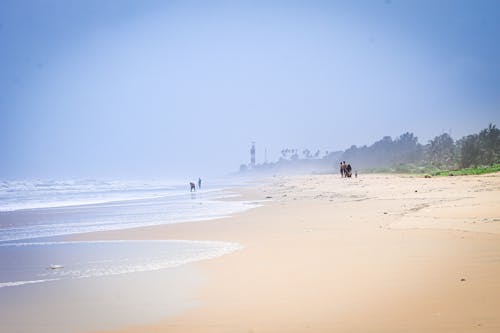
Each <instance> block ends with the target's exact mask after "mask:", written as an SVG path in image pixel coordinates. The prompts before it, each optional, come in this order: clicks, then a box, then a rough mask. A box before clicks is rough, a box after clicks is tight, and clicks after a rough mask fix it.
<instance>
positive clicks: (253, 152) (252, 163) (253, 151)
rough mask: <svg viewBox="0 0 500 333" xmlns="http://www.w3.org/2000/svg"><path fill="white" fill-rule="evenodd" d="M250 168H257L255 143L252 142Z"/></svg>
mask: <svg viewBox="0 0 500 333" xmlns="http://www.w3.org/2000/svg"><path fill="white" fill-rule="evenodd" d="M250 166H251V167H254V166H255V142H252V149H250Z"/></svg>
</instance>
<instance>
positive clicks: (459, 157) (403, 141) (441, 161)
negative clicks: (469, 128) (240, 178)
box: [240, 124, 500, 171]
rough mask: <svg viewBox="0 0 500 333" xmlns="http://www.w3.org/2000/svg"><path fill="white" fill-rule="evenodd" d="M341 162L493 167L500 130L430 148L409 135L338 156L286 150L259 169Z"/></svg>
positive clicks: (438, 140)
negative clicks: (276, 158) (274, 161)
mask: <svg viewBox="0 0 500 333" xmlns="http://www.w3.org/2000/svg"><path fill="white" fill-rule="evenodd" d="M339 161H349V163H350V164H351V165H353V166H354V168H356V169H369V168H384V167H398V166H408V165H411V166H415V167H421V168H424V167H431V168H436V169H446V170H450V169H457V168H467V167H477V166H482V165H491V164H495V163H500V130H499V129H498V128H497V127H496V126H495V125H493V124H490V125H489V126H488V127H487V128H485V129H483V130H482V131H480V132H479V133H477V134H471V135H467V136H464V137H463V138H461V139H459V140H456V141H455V140H453V138H452V137H451V136H450V135H449V134H448V133H443V134H441V135H438V136H436V137H435V138H434V139H432V140H430V141H429V142H428V143H427V144H420V143H419V142H418V138H417V137H416V136H415V135H414V134H413V133H410V132H406V133H403V134H401V135H400V136H398V137H396V138H395V139H392V138H391V137H390V136H384V137H383V138H382V139H380V140H379V141H376V142H375V143H373V144H372V145H369V146H367V145H364V146H361V147H357V146H351V147H350V148H348V149H346V150H345V151H336V152H328V151H325V152H323V153H321V152H320V150H316V151H315V152H314V153H313V152H311V151H310V150H309V149H304V150H302V151H300V150H299V149H291V148H285V149H282V150H281V157H280V158H279V160H278V162H276V163H264V164H260V165H257V166H256V169H258V170H262V171H265V170H270V171H273V170H284V169H290V170H291V169H300V170H303V171H306V170H309V171H311V170H320V171H324V170H326V169H331V168H332V166H334V165H335V164H334V163H338V162H339ZM240 170H241V171H245V170H247V166H246V165H244V164H242V166H241V167H240Z"/></svg>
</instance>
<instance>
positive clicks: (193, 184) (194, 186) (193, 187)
mask: <svg viewBox="0 0 500 333" xmlns="http://www.w3.org/2000/svg"><path fill="white" fill-rule="evenodd" d="M189 186H190V187H191V191H190V192H193V191H195V192H196V184H195V183H194V182H190V183H189ZM200 189H201V178H198V190H200Z"/></svg>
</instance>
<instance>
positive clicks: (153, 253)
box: [0, 240, 242, 287]
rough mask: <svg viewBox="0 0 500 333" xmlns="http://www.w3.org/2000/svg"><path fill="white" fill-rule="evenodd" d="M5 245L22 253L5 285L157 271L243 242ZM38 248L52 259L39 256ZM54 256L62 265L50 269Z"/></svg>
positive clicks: (217, 253)
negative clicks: (43, 260)
mask: <svg viewBox="0 0 500 333" xmlns="http://www.w3.org/2000/svg"><path fill="white" fill-rule="evenodd" d="M0 247H2V248H4V249H6V250H8V251H7V252H1V251H0V255H3V256H4V257H6V258H7V257H8V258H12V257H14V258H15V259H16V260H14V261H10V262H9V263H8V267H6V270H5V271H9V270H10V271H16V274H17V278H18V280H14V279H12V278H11V277H9V276H3V277H2V279H3V280H8V281H9V282H1V283H0V287H14V286H22V285H25V284H33V283H42V282H47V281H55V280H62V279H81V278H90V277H102V276H110V275H119V274H128V273H137V272H147V271H157V270H161V269H165V268H171V267H177V266H180V265H185V264H188V263H192V262H196V261H200V260H208V259H213V258H216V257H220V256H223V255H226V254H229V253H232V252H234V251H238V250H240V249H241V248H242V246H241V245H240V244H238V243H231V242H218V241H188V240H152V241H141V240H133V241H128V240H122V241H76V242H22V243H4V244H0ZM2 253H3V254H2ZM33 253H36V254H37V258H38V257H39V258H46V260H47V262H40V261H39V260H38V259H37V260H36V261H33V257H32V254H33ZM0 259H1V258H0ZM4 259H5V258H4ZM48 261H50V264H49V262H48ZM54 262H55V263H57V266H58V267H60V268H59V269H50V267H52V266H53V265H54Z"/></svg>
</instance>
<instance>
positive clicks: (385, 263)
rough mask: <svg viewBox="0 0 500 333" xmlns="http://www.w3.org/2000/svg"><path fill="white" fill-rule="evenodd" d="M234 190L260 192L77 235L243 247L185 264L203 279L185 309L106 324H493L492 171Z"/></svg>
mask: <svg viewBox="0 0 500 333" xmlns="http://www.w3.org/2000/svg"><path fill="white" fill-rule="evenodd" d="M244 192H245V193H243V194H244V195H245V196H246V199H254V200H265V199H266V198H268V197H271V198H268V199H271V201H267V202H265V204H264V205H263V206H262V207H258V208H255V209H252V210H250V211H247V212H244V213H240V214H237V215H235V216H233V217H231V218H226V219H220V220H212V221H208V222H191V223H185V224H177V225H164V226H157V227H149V228H139V229H135V230H127V231H120V232H118V231H117V232H103V233H98V234H88V235H81V237H79V238H80V239H86V238H92V239H96V238H98V239H115V238H127V239H191V240H217V241H231V242H238V243H240V244H241V245H243V247H244V249H243V250H242V251H238V252H234V253H232V254H229V255H226V256H223V257H219V258H216V259H213V260H209V261H203V262H198V263H195V264H193V266H195V267H196V268H198V269H200V270H201V271H202V273H203V274H204V276H205V279H206V280H205V283H204V284H203V285H202V286H201V287H200V288H199V289H197V290H196V298H197V299H198V300H199V305H198V306H197V307H194V308H191V309H189V310H186V311H184V312H182V313H180V314H178V315H175V316H171V317H168V318H165V319H163V320H162V321H159V322H156V323H151V324H149V325H143V326H137V327H125V328H123V329H119V330H114V331H112V332H145V331H147V332H262V331H263V332H303V331H313V332H331V331H341V332H401V331H405V332H422V331H425V332H470V331H471V330H474V329H480V330H481V331H484V332H495V331H498V330H499V329H500V279H499V278H500V260H499V258H500V204H499V203H500V202H499V201H500V196H499V194H500V174H490V175H483V176H472V177H471V176H465V177H453V178H451V177H450V178H444V177H443V178H432V179H424V178H416V177H407V176H401V175H397V176H392V175H364V176H361V177H360V178H357V179H340V177H338V176H337V175H321V176H298V177H283V178H281V177H279V178H276V179H274V180H273V183H272V184H270V185H266V186H262V187H256V188H253V189H252V190H246V191H244ZM450 211H451V212H453V213H454V215H453V214H451V215H450ZM430 217H432V219H431V218H430ZM453 219H455V220H457V221H459V222H460V223H459V224H458V225H456V226H454V227H453V228H452V229H450V228H449V223H450V221H451V222H453ZM421 221H426V223H425V224H424V226H423V227H420V226H419V224H420V222H421ZM443 222H444V223H443ZM474 222H475V223H474ZM158 288H161V286H158Z"/></svg>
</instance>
